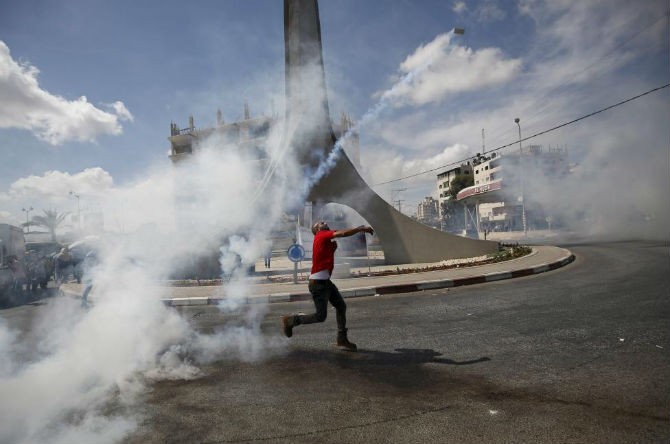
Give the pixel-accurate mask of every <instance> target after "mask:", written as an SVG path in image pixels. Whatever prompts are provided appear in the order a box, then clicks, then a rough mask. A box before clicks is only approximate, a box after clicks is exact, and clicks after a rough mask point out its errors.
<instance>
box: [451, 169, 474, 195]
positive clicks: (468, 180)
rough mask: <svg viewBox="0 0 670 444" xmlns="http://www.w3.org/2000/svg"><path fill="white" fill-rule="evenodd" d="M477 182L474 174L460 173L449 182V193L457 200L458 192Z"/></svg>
mask: <svg viewBox="0 0 670 444" xmlns="http://www.w3.org/2000/svg"><path fill="white" fill-rule="evenodd" d="M474 184H475V178H474V176H473V175H472V174H458V175H456V176H455V177H454V178H453V179H452V180H451V182H450V183H449V195H450V196H451V198H452V199H454V200H456V196H457V195H458V193H459V192H460V191H461V190H462V189H463V188H467V187H471V186H472V185H474Z"/></svg>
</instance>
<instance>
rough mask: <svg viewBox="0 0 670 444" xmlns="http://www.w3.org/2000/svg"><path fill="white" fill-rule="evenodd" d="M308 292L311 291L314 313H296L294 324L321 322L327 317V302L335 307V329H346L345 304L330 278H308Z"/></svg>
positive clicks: (341, 330)
mask: <svg viewBox="0 0 670 444" xmlns="http://www.w3.org/2000/svg"><path fill="white" fill-rule="evenodd" d="M309 292H310V293H312V299H313V300H314V307H315V308H316V313H313V314H309V315H297V316H296V321H297V322H296V324H298V325H300V324H314V323H316V322H323V321H325V320H326V317H328V302H330V303H331V304H333V307H335V313H336V314H335V316H336V317H337V331H338V332H346V331H347V304H345V303H344V299H343V298H342V295H341V294H340V291H339V290H338V289H337V287H336V286H335V284H333V282H332V281H331V280H330V279H327V280H316V279H310V281H309Z"/></svg>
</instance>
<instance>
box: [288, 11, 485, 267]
mask: <svg viewBox="0 0 670 444" xmlns="http://www.w3.org/2000/svg"><path fill="white" fill-rule="evenodd" d="M284 44H285V59H286V117H287V118H286V123H287V128H289V129H290V134H291V137H292V147H293V149H294V150H296V154H297V156H298V159H299V160H300V162H301V163H302V165H304V166H305V168H306V169H307V170H309V169H314V168H316V167H317V166H318V165H319V164H320V163H321V162H323V161H324V159H325V158H326V157H327V156H328V155H329V154H330V153H331V152H332V150H333V148H334V147H335V143H336V140H335V137H334V135H333V129H332V127H331V120H330V114H329V110H328V98H327V94H326V82H325V72H324V67H323V56H322V48H321V25H320V22H319V9H318V3H317V1H316V0H284ZM287 134H289V132H288V131H287ZM336 159H337V160H336V162H335V164H334V166H333V167H332V168H331V169H330V170H328V171H327V172H326V174H325V175H324V176H323V177H321V178H320V179H319V180H318V181H317V182H316V183H314V185H313V186H312V187H311V189H310V191H309V196H308V200H309V201H310V202H312V208H313V209H314V211H315V212H316V214H318V209H319V208H320V207H322V206H323V205H325V204H328V203H331V202H332V203H339V204H343V205H346V206H348V207H350V208H352V209H354V210H355V211H357V212H358V213H359V214H360V215H361V216H362V217H363V218H365V219H366V220H367V221H368V222H369V223H370V225H372V226H373V227H374V229H375V231H376V234H377V235H378V236H379V240H380V242H381V245H382V249H383V250H384V256H385V258H386V262H387V263H388V264H403V263H422V262H437V261H440V260H444V259H454V258H464V257H473V256H480V255H484V254H488V253H492V252H495V251H496V250H497V248H498V244H497V243H496V242H492V241H485V240H477V239H469V238H465V237H460V236H455V235H452V234H448V233H444V232H441V231H439V230H435V229H433V228H430V227H428V226H425V225H423V224H420V223H418V222H416V221H415V220H413V219H411V218H409V217H407V216H405V215H404V214H402V213H400V212H399V211H397V210H396V209H395V208H393V207H392V206H391V205H389V204H388V203H387V202H386V201H384V200H383V199H382V198H381V197H379V196H378V195H377V194H376V193H375V192H374V191H373V190H372V189H371V188H370V187H369V186H368V185H367V184H366V183H365V181H364V180H363V178H361V176H360V175H359V174H358V171H356V168H355V167H354V166H353V164H352V163H351V161H350V160H349V158H348V157H347V155H346V154H345V153H344V151H342V152H341V153H339V155H338V156H337V157H336Z"/></svg>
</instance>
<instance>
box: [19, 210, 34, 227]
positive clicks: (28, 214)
mask: <svg viewBox="0 0 670 444" xmlns="http://www.w3.org/2000/svg"><path fill="white" fill-rule="evenodd" d="M33 210H34V208H33V207H30V208H21V211H23V212H24V213H26V227H27V228H28V233H30V212H31V211H33Z"/></svg>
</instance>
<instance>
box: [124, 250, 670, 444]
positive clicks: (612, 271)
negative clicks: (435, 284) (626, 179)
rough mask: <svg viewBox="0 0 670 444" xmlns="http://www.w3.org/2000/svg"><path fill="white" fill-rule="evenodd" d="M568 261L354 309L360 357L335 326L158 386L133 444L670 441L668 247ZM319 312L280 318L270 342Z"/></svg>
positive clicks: (356, 302)
mask: <svg viewBox="0 0 670 444" xmlns="http://www.w3.org/2000/svg"><path fill="white" fill-rule="evenodd" d="M567 247H568V248H569V249H570V250H571V251H572V252H573V253H575V255H576V258H577V259H576V261H575V262H574V263H573V264H571V265H568V266H566V267H564V268H562V269H559V270H556V271H553V272H549V273H543V274H540V275H536V276H530V277H526V278H520V279H514V280H509V281H501V282H496V283H489V284H483V285H476V286H470V287H460V288H457V289H450V290H441V291H428V292H421V293H409V294H402V295H392V296H383V297H369V298H360V299H352V300H349V301H348V302H347V303H348V307H349V309H348V314H349V328H350V338H351V339H352V341H354V342H357V343H358V346H359V350H360V351H359V352H358V353H347V352H340V351H336V350H334V349H333V348H332V346H331V344H332V343H333V341H334V332H335V320H334V316H333V315H334V313H333V312H331V314H330V315H329V318H328V320H327V321H326V322H325V323H324V324H320V325H310V326H302V327H299V328H297V329H296V331H295V334H294V336H293V338H291V339H290V340H287V341H289V344H288V346H287V348H286V351H285V352H284V353H281V354H279V355H274V356H270V357H267V358H266V359H264V360H262V361H260V362H256V363H240V362H237V361H234V360H231V361H222V362H217V363H215V364H213V365H210V366H209V367H205V368H203V371H204V376H203V377H201V378H199V379H195V380H192V381H165V382H160V383H157V384H155V385H154V386H153V388H152V391H151V393H149V394H148V395H147V399H146V403H145V408H144V411H143V414H144V415H145V420H144V422H143V423H142V425H141V427H140V429H139V430H138V431H137V433H136V434H135V435H133V436H132V437H129V438H128V439H127V441H126V442H127V443H147V442H156V443H158V442H161V443H173V442H174V443H184V442H199V443H230V442H277V443H297V442H319V443H349V442H365V443H375V442H380V443H381V442H393V443H415V442H426V443H428V442H430V443H434V442H533V443H535V442H561V443H568V442H575V443H584V442H602V443H616V442H626V443H628V442H670V371H669V370H670V354H669V352H670V343H669V340H668V337H669V335H668V333H669V330H670V322H669V319H670V300H669V295H670V273H669V272H670V245H668V244H667V243H641V242H630V243H611V244H600V245H569V246H567ZM310 309H311V303H308V302H304V303H294V304H272V305H271V306H270V312H269V313H268V315H267V317H266V321H265V323H264V324H263V331H264V332H265V334H267V335H278V333H279V332H278V322H277V321H278V318H279V316H280V315H281V314H283V313H286V312H289V311H309V310H310ZM182 312H183V314H184V316H190V317H191V318H192V319H193V320H194V322H197V323H198V325H199V326H200V327H201V328H202V329H203V330H210V329H215V328H217V327H218V326H220V325H221V324H222V323H226V322H234V319H233V318H231V317H230V316H223V315H220V314H218V313H217V311H216V309H215V308H212V307H193V308H184V309H182Z"/></svg>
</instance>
